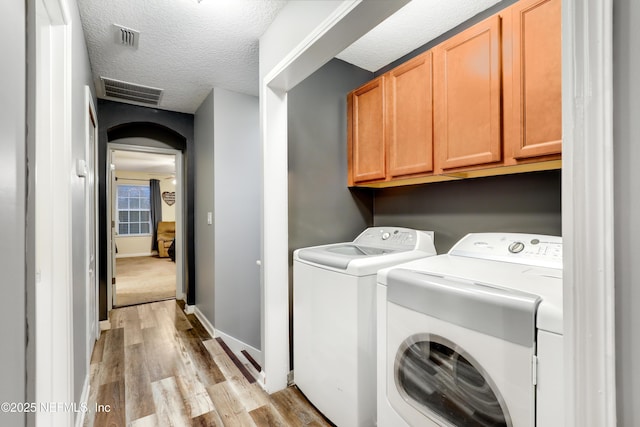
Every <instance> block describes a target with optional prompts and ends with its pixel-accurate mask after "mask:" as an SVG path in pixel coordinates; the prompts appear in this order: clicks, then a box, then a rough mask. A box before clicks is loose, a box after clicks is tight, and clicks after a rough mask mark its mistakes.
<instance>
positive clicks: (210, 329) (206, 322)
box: [190, 305, 216, 337]
mask: <svg viewBox="0 0 640 427" xmlns="http://www.w3.org/2000/svg"><path fill="white" fill-rule="evenodd" d="M190 309H191V310H192V311H193V314H195V315H196V317H197V318H198V320H199V321H200V323H202V326H204V328H205V329H206V330H207V332H209V335H211V336H212V337H215V336H216V330H215V328H214V327H213V325H212V324H211V322H209V319H207V316H205V315H204V314H202V312H201V311H200V309H199V308H198V306H197V305H195V306H190Z"/></svg>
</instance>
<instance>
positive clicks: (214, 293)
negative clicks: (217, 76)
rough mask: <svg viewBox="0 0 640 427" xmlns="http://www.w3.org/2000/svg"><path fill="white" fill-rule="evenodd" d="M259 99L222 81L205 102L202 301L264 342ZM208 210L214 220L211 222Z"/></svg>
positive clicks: (200, 115) (217, 321)
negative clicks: (222, 86) (222, 85)
mask: <svg viewBox="0 0 640 427" xmlns="http://www.w3.org/2000/svg"><path fill="white" fill-rule="evenodd" d="M259 130H260V122H259V115H258V98H257V97H254V96H249V95H243V94H239V93H235V92H230V91H227V90H224V89H219V88H215V89H213V90H212V92H211V93H210V94H209V96H208V97H207V98H206V99H205V100H204V102H203V103H202V104H201V105H200V107H199V108H198V111H197V112H196V116H195V133H196V144H195V146H196V171H195V172H196V179H195V181H196V185H195V194H196V199H195V230H196V236H197V239H196V305H197V307H198V309H199V310H200V311H201V312H202V313H203V314H204V315H205V316H206V317H207V319H208V320H209V321H210V322H211V323H212V324H213V326H214V327H215V328H216V329H217V330H219V331H221V332H223V333H225V334H227V335H230V336H232V337H233V338H235V339H237V340H239V341H241V342H243V343H245V344H248V345H250V346H252V347H254V348H256V349H260V347H261V342H260V321H261V320H260V313H261V306H260V269H259V267H258V266H257V265H256V260H258V259H259V258H260V188H261V184H260V182H261V178H262V175H261V163H260V162H261V157H260V133H259ZM207 212H211V213H212V214H213V223H214V224H213V226H209V225H207Z"/></svg>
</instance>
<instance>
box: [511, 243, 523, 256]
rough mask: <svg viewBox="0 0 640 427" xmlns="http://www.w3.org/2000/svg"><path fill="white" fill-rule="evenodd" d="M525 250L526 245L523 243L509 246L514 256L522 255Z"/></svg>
mask: <svg viewBox="0 0 640 427" xmlns="http://www.w3.org/2000/svg"><path fill="white" fill-rule="evenodd" d="M523 249H524V243H522V242H513V243H511V244H510V245H509V252H511V253H512V254H517V253H520V252H522V250H523Z"/></svg>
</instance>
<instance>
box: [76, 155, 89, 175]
mask: <svg viewBox="0 0 640 427" xmlns="http://www.w3.org/2000/svg"><path fill="white" fill-rule="evenodd" d="M76 175H78V176H79V177H80V178H84V177H86V176H87V162H85V161H84V160H83V159H76Z"/></svg>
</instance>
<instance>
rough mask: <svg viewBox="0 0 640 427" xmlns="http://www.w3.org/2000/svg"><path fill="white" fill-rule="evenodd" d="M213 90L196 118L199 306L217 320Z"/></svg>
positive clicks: (197, 286) (197, 287)
mask: <svg viewBox="0 0 640 427" xmlns="http://www.w3.org/2000/svg"><path fill="white" fill-rule="evenodd" d="M213 108H214V107H213V91H211V92H210V93H209V96H207V98H206V99H205V100H204V101H203V102H202V104H200V107H199V108H198V111H196V114H195V119H194V126H193V127H194V133H195V141H196V143H195V144H194V147H193V148H194V155H195V156H194V158H195V180H194V181H195V187H194V195H195V203H194V231H195V235H196V236H198V238H197V239H195V242H194V244H195V266H196V268H195V288H196V301H195V302H196V305H197V307H198V309H199V310H200V311H201V312H202V314H204V315H205V317H206V318H207V319H209V321H210V322H212V323H213V320H214V319H215V289H214V272H215V245H214V238H215V235H214V231H215V230H214V227H213V226H212V225H207V212H211V213H213V207H214V203H213V196H214V194H213V189H214V187H213V185H214V174H213V138H214V123H213Z"/></svg>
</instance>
